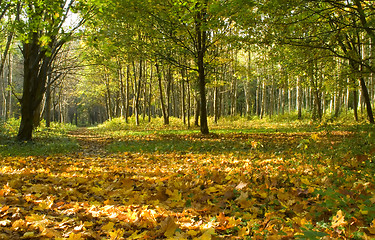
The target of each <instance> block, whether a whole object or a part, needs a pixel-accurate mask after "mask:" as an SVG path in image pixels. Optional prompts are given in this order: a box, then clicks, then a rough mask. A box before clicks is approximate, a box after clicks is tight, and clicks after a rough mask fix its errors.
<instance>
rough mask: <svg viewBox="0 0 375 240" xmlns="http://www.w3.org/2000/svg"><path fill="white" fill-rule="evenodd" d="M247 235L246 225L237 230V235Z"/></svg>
mask: <svg viewBox="0 0 375 240" xmlns="http://www.w3.org/2000/svg"><path fill="white" fill-rule="evenodd" d="M247 235H249V229H247V227H242V228H240V229H239V230H238V236H239V237H244V236H247Z"/></svg>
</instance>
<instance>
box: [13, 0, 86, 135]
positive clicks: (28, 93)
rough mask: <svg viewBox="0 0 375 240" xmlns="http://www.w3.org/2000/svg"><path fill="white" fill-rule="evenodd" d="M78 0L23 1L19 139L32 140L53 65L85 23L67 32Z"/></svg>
mask: <svg viewBox="0 0 375 240" xmlns="http://www.w3.org/2000/svg"><path fill="white" fill-rule="evenodd" d="M75 3H77V2H76V1H75V0H58V1H56V0H43V1H31V0H27V1H22V3H21V13H20V14H21V17H20V20H19V21H18V22H17V23H16V24H17V34H18V38H19V40H20V49H21V52H22V55H23V61H24V62H23V67H24V68H23V71H24V72H23V92H22V97H21V99H19V101H20V104H21V124H20V127H19V130H18V134H17V140H19V141H30V140H32V132H33V129H34V127H35V126H36V125H37V124H38V121H39V119H38V117H39V115H40V104H41V102H42V100H43V97H44V93H45V91H46V81H47V76H48V73H49V71H50V70H51V65H52V63H53V61H54V59H55V57H56V56H57V54H58V52H59V51H60V49H61V48H62V46H63V45H64V44H65V43H66V42H67V41H69V40H70V38H71V36H72V34H73V33H74V32H75V30H77V29H78V27H79V26H81V25H82V24H83V22H84V21H85V18H82V19H81V21H79V23H78V24H77V25H76V26H74V27H73V28H71V29H70V30H68V31H66V29H65V28H64V23H65V22H66V20H67V18H68V14H69V13H70V12H71V8H72V7H73V5H74V4H75Z"/></svg>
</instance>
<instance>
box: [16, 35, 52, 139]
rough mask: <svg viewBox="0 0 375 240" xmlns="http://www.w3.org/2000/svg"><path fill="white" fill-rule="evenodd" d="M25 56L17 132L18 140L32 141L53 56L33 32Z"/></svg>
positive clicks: (24, 44) (23, 50)
mask: <svg viewBox="0 0 375 240" xmlns="http://www.w3.org/2000/svg"><path fill="white" fill-rule="evenodd" d="M22 54H23V57H24V76H23V92H22V98H21V99H20V103H21V124H20V127H19V130H18V134H17V140H18V141H30V140H31V139H32V132H33V129H34V119H35V116H36V114H40V113H39V112H38V111H37V110H38V109H39V105H40V103H41V101H42V99H43V95H44V92H45V90H46V79H47V72H48V70H49V69H50V63H51V57H49V56H47V55H46V52H45V50H44V51H43V50H42V49H41V47H40V45H39V38H38V33H33V36H32V39H31V41H30V42H25V43H23V49H22Z"/></svg>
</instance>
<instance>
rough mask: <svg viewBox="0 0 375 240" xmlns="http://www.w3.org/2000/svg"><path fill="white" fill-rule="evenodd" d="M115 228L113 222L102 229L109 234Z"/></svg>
mask: <svg viewBox="0 0 375 240" xmlns="http://www.w3.org/2000/svg"><path fill="white" fill-rule="evenodd" d="M114 226H115V224H114V223H113V222H109V223H107V224H106V225H104V226H103V227H102V230H104V231H108V232H109V231H111V230H112V229H113V227H114Z"/></svg>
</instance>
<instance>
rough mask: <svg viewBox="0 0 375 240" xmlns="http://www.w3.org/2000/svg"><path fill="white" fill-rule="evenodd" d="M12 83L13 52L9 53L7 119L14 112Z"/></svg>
mask: <svg viewBox="0 0 375 240" xmlns="http://www.w3.org/2000/svg"><path fill="white" fill-rule="evenodd" d="M12 84H13V64H12V57H11V54H10V53H9V56H8V91H7V92H8V93H7V99H8V100H7V105H8V107H7V108H8V109H7V110H8V111H7V116H6V119H9V118H11V117H12V116H13V112H12V110H13V109H12V90H11V88H12Z"/></svg>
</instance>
